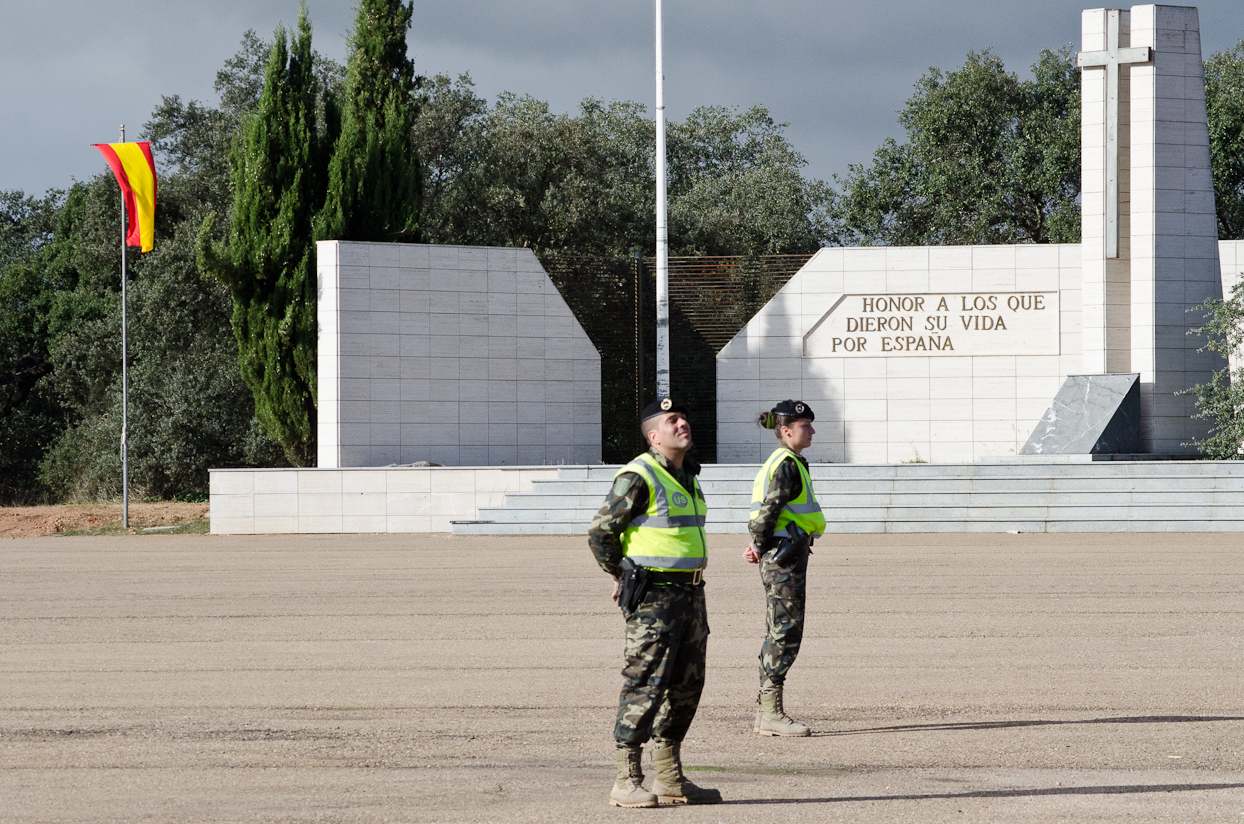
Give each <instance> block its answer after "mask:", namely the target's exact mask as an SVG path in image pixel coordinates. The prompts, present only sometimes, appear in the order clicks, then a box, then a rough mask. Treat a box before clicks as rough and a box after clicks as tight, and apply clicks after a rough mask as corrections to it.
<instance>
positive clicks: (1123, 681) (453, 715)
mask: <svg viewBox="0 0 1244 824" xmlns="http://www.w3.org/2000/svg"><path fill="white" fill-rule="evenodd" d="M740 539H741V536H730V535H714V536H710V542H711V553H710V555H711V563H710V567H709V575H708V599H709V611H710V622H711V624H712V628H713V635H712V641H711V643H710V650H709V672H708V685H707V688H706V691H705V695H704V700H703V703H702V706H701V711H700V715H699V717H698V718H697V720H696V722H695V724H694V726H693V727H692V729H691V735H690V737H689V739H688V741H687V742H686V744H685V747H684V751H685V755H686V758H687V761H688V763H689V764H690V765H692V766H693V768H694V772H693V773H692V775H693V777H694V778H695V780H697V781H699V782H701V783H703V784H706V785H710V786H716V787H719V788H720V789H721V790H722V792H723V794H724V796H725V798H726V800H727V803H726V804H723V805H720V806H715V807H704V808H691V809H678V810H659V811H652V812H639V811H620V810H615V809H612V808H610V807H608V806H607V805H606V800H605V799H606V794H607V792H608V788H609V784H610V782H611V780H612V741H611V730H612V723H613V714H614V702H615V700H616V696H617V690H618V685H619V676H618V670H619V668H620V664H621V661H620V655H621V648H622V637H621V636H622V620H621V618H620V616H619V615H618V613H617V610H616V608H614V607H613V605H612V604H611V603H610V601H609V598H608V593H609V589H610V585H609V581H608V580H607V579H606V577H605V576H604V575H603V574H602V573H601V572H600V571H599V570H598V568H597V567H596V565H595V564H594V562H593V561H592V560H591V558H590V556H589V554H588V552H587V550H586V548H585V545H584V541H583V539H582V538H549V537H540V538H524V537H513V538H476V537H471V538H457V537H450V536H445V535H403V536H395V535H367V536H360V535H351V536H340V535H323V536H320V535H297V536H294V535H284V536H262V537H236V536H234V537H225V536H143V537H132V538H130V537H122V538H47V539H31V540H5V541H0V570H3V572H2V573H0V580H2V581H3V585H2V587H0V628H2V629H3V632H2V633H0V683H3V689H0V709H2V712H0V799H2V800H3V801H2V803H0V821H4V822H81V821H93V822H132V821H137V820H153V821H161V822H238V821H256V822H257V821H264V822H381V821H391V822H485V821H488V822H491V821H505V822H511V821H513V822H534V821H574V822H594V821H611V822H612V821H620V820H622V819H627V820H631V819H639V818H644V819H645V820H647V819H656V818H660V819H662V820H669V816H674V817H676V818H677V819H678V820H679V821H680V822H720V821H726V822H750V821H755V822H778V821H781V822H825V821H830V822H833V821H870V822H871V821H919V822H943V821H955V822H998V821H1007V822H1042V823H1044V822H1050V821H1128V822H1144V821H1193V820H1195V821H1232V822H1238V821H1239V820H1240V819H1241V815H1242V814H1244V745H1241V743H1240V742H1241V740H1244V688H1242V687H1241V684H1242V683H1244V681H1242V679H1241V676H1242V675H1244V654H1242V653H1244V640H1241V633H1240V626H1241V619H1242V617H1244V616H1242V615H1241V613H1242V612H1244V596H1242V595H1241V593H1242V592H1244V536H1237V535H1231V534H1220V535H1213V536H1208V535H1203V534H1202V535H1184V534H1163V535H1149V534H1130V535H1117V534H1116V535H1110V534H1106V535H1083V534H1080V535H1050V534H1044V535H1006V534H1002V535H997V534H991V535H961V534H947V535H863V536H850V535H833V536H827V537H826V538H825V539H823V540H822V541H820V542H818V545H817V548H816V554H815V556H814V557H813V559H812V568H811V576H810V577H811V581H810V592H809V615H810V619H809V627H808V632H807V638H806V640H805V644H804V649H803V652H802V654H801V656H800V659H799V661H798V662H797V664H796V665H795V668H794V670H793V671H792V674H791V679H790V682H789V700H788V706H789V709H790V710H791V712H792V713H793V714H794V715H795V716H796V717H798V718H800V719H802V720H804V721H806V722H808V723H810V724H811V725H812V726H813V728H814V729H815V730H816V731H817V735H816V736H814V737H812V738H807V739H800V740H777V739H761V738H758V737H756V736H755V735H753V734H752V733H751V731H750V719H751V714H752V711H753V705H752V700H753V692H754V689H755V679H756V673H755V668H756V653H757V651H758V647H759V640H760V635H761V632H762V626H763V613H762V610H763V603H762V596H761V589H760V585H759V582H758V580H757V576H756V573H755V568H754V567H749V566H747V565H745V564H744V563H742V562H741V560H740V559H739V557H738V554H739V552H740V551H741V549H742V541H741V540H740Z"/></svg>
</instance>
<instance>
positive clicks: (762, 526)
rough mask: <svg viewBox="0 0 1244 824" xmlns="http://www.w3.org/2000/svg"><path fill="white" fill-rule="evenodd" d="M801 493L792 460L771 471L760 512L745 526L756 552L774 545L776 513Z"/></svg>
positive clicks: (801, 483)
mask: <svg viewBox="0 0 1244 824" xmlns="http://www.w3.org/2000/svg"><path fill="white" fill-rule="evenodd" d="M802 492H803V481H802V480H800V478H799V468H798V467H796V466H795V461H794V459H792V458H787V460H784V461H782V462H781V463H780V464H778V467H777V469H775V470H774V471H773V479H772V480H770V481H769V489H768V491H766V492H765V499H764V501H763V502H762V503H761V504H760V512H759V514H757V515H756V517H755V518H753V519H752V520H751V521H749V522H748V524H747V531H748V532H749V533H751V538H752V546H754V547H755V548H756V551H757V552H760V553H763V552H765V551H767V550H769V549H772V548H773V546H774V545H775V543H776V542H775V541H774V540H773V530H774V529H776V528H777V519H778V513H780V512H781V511H782V507H784V506H786V504H787V502H788V501H790V500H791V499H792V498H797V497H799V495H800V493H802Z"/></svg>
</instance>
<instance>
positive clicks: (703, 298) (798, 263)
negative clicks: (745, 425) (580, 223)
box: [540, 254, 812, 463]
mask: <svg viewBox="0 0 1244 824" xmlns="http://www.w3.org/2000/svg"><path fill="white" fill-rule="evenodd" d="M811 257H812V256H811V255H810V254H808V255H757V256H747V257H671V258H670V260H669V264H670V278H669V283H670V384H671V386H672V388H673V394H674V396H675V398H676V399H678V400H679V401H682V402H683V403H686V404H687V406H688V407H689V408H690V410H691V420H692V432H693V436H694V438H695V442H696V447H695V451H694V452H693V455H694V456H695V457H696V458H697V459H698V460H700V461H701V462H704V463H713V462H715V461H716V459H717V360H716V356H717V353H718V352H720V351H721V349H722V347H724V346H725V345H726V344H727V343H729V342H730V340H731V338H733V337H734V336H735V335H736V334H737V333H738V332H739V330H740V329H742V328H743V326H745V325H746V324H747V322H748V321H749V320H751V318H752V316H753V315H754V314H756V312H757V311H759V310H760V308H761V307H762V306H764V305H765V304H766V303H768V302H769V299H770V298H772V297H773V296H774V295H775V294H777V292H778V290H780V289H781V288H782V287H783V286H785V285H786V282H787V281H788V280H790V279H791V277H792V276H793V275H794V274H795V273H796V272H798V271H799V269H800V268H801V267H802V266H803V265H804V264H805V263H807V261H808V260H809V259H810V258H811ZM540 262H541V263H542V264H543V265H544V268H545V271H547V272H548V273H549V277H550V278H552V280H553V283H554V284H555V285H556V286H557V288H558V291H560V292H561V295H562V297H563V298H564V299H565V300H566V303H568V304H569V305H570V309H571V311H573V312H574V314H575V317H576V318H577V319H578V320H579V323H580V324H581V325H582V326H583V328H584V330H585V331H586V332H587V334H588V337H590V338H591V339H592V343H593V344H595V346H596V349H597V351H598V352H600V359H601V430H602V431H601V436H602V438H601V443H602V459H603V460H604V461H605V462H606V463H625V462H626V461H628V460H630V459H631V458H632V457H634V456H635V455H636V454H637V453H638V452H640V451H641V450H642V449H643V448H644V443H643V441H642V439H641V438H640V436H639V412H640V410H641V409H643V407H644V406H646V405H647V404H649V403H651V402H652V400H653V399H654V396H655V392H656V387H655V375H656V354H655V353H656V294H655V292H656V261H655V260H654V259H651V258H645V257H641V256H636V257H630V258H627V257H582V256H570V255H542V256H541V257H540Z"/></svg>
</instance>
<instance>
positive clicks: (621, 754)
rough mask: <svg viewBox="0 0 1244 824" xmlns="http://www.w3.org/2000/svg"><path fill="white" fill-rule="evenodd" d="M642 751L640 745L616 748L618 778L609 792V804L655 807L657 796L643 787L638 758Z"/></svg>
mask: <svg viewBox="0 0 1244 824" xmlns="http://www.w3.org/2000/svg"><path fill="white" fill-rule="evenodd" d="M643 755H644V751H643V749H642V748H640V747H626V748H625V749H624V748H621V747H619V748H618V780H617V781H615V782H614V784H613V789H612V790H611V791H610V792H609V804H610V805H611V806H614V807H655V806H657V796H656V794H655V793H650V792H648V791H647V790H645V789H644V771H643V768H642V767H641V766H640V759H642V758H643Z"/></svg>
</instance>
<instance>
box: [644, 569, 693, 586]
mask: <svg viewBox="0 0 1244 824" xmlns="http://www.w3.org/2000/svg"><path fill="white" fill-rule="evenodd" d="M703 580H704V570H702V569H696V570H692V571H691V572H659V571H657V570H655V569H649V570H648V582H649V583H653V584H698V583H700V582H701V581H703Z"/></svg>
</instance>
